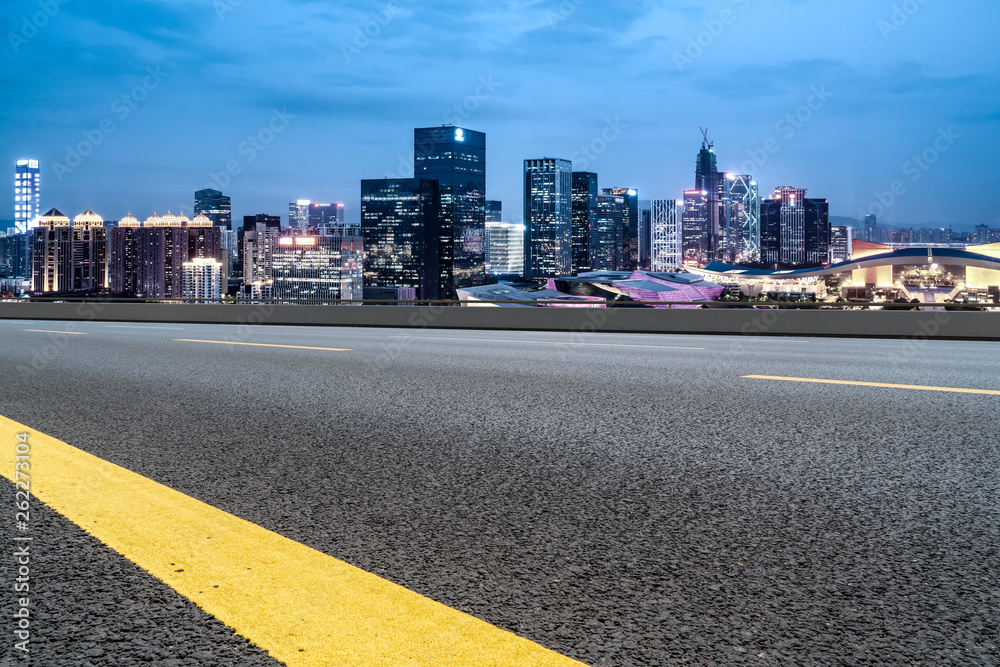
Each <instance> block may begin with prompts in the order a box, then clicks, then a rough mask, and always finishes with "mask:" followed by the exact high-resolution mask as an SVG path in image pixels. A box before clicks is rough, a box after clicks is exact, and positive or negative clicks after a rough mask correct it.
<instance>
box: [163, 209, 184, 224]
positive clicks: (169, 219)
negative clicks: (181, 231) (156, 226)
mask: <svg viewBox="0 0 1000 667" xmlns="http://www.w3.org/2000/svg"><path fill="white" fill-rule="evenodd" d="M180 226H181V221H180V220H178V219H177V216H176V215H174V214H173V213H171V212H170V211H167V214H166V215H165V216H163V217H162V218H160V227H180Z"/></svg>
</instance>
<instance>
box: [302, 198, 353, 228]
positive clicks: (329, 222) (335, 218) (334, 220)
mask: <svg viewBox="0 0 1000 667" xmlns="http://www.w3.org/2000/svg"><path fill="white" fill-rule="evenodd" d="M343 224H344V205H343V204H340V203H334V204H320V203H319V202H312V203H311V204H309V227H317V228H319V227H323V226H326V227H330V228H331V229H334V228H337V227H338V226H342V225H343Z"/></svg>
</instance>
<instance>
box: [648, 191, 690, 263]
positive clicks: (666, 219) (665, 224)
mask: <svg viewBox="0 0 1000 667" xmlns="http://www.w3.org/2000/svg"><path fill="white" fill-rule="evenodd" d="M678 208H679V203H678V201H677V200H676V199H654V200H653V201H652V202H651V209H650V223H649V224H650V235H651V237H652V239H651V241H650V253H649V262H650V268H651V270H652V271H677V270H679V269H680V267H681V266H682V264H683V247H682V244H681V237H682V234H681V228H680V225H679V224H678V223H679V221H680V216H679V215H678Z"/></svg>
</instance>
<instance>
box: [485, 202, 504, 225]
mask: <svg viewBox="0 0 1000 667" xmlns="http://www.w3.org/2000/svg"><path fill="white" fill-rule="evenodd" d="M503 221H504V220H503V202H502V201H496V200H489V201H487V202H486V222H503Z"/></svg>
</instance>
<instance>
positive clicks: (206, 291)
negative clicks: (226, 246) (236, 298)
mask: <svg viewBox="0 0 1000 667" xmlns="http://www.w3.org/2000/svg"><path fill="white" fill-rule="evenodd" d="M181 272H182V277H181V281H182V290H181V291H182V294H181V296H183V297H184V298H185V299H191V300H195V301H202V300H209V299H211V300H216V301H218V300H219V299H221V298H222V294H223V291H224V287H223V285H224V281H225V277H224V274H223V267H222V262H220V261H218V260H215V259H210V258H208V257H195V258H194V259H192V260H191V261H189V262H184V264H183V265H182V269H181Z"/></svg>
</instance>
